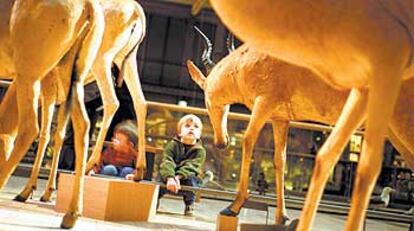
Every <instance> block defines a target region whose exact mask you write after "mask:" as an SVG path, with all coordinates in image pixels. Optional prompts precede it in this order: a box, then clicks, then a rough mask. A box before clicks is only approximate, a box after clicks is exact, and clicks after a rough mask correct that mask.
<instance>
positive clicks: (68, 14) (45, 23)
mask: <svg viewBox="0 0 414 231" xmlns="http://www.w3.org/2000/svg"><path fill="white" fill-rule="evenodd" d="M0 6H1V7H0V10H1V12H0V15H1V17H2V18H3V19H6V20H2V23H1V24H0V27H1V28H0V32H1V33H0V41H1V43H0V62H1V64H2V65H1V67H0V76H15V78H14V83H13V85H14V86H13V87H12V89H11V90H12V91H11V92H15V93H16V101H17V108H14V109H17V110H15V111H18V112H19V113H18V127H19V129H18V131H17V135H16V139H15V142H14V148H13V150H12V152H11V154H10V157H9V159H8V160H7V161H6V160H4V159H3V161H2V163H1V164H0V165H1V166H0V188H3V187H4V185H5V184H6V182H7V180H8V178H9V177H10V175H11V173H12V172H13V171H14V169H15V167H16V166H17V164H18V162H19V161H20V160H21V159H22V157H23V156H24V154H25V153H26V151H27V150H28V148H29V146H30V144H31V143H32V142H33V140H34V138H35V137H36V135H37V134H38V131H39V128H38V126H37V108H38V99H39V93H40V81H41V80H42V79H43V78H45V76H46V75H47V74H48V73H49V72H50V71H51V70H52V69H53V68H55V67H56V66H57V65H59V66H62V67H65V68H69V69H70V70H71V71H70V73H71V75H72V76H73V80H75V82H73V86H72V89H73V90H72V91H73V93H72V94H71V95H72V96H71V103H72V105H71V117H72V120H73V121H74V130H75V134H77V135H76V137H75V151H76V155H77V157H76V177H75V184H74V189H73V195H74V196H73V197H72V200H71V203H70V206H69V211H68V212H67V213H66V214H65V216H64V218H63V220H62V223H61V227H63V228H70V227H73V225H74V224H75V222H76V220H77V218H78V217H79V215H80V214H81V213H82V203H81V202H82V193H81V190H80V189H81V188H83V175H84V170H85V161H86V155H87V143H88V137H87V135H88V134H87V131H88V127H89V121H88V119H87V116H86V111H85V106H84V104H83V83H84V80H85V77H86V75H87V73H88V72H89V70H90V68H91V66H92V63H93V60H94V59H95V56H96V54H97V51H98V48H99V46H100V44H101V41H102V35H103V29H104V20H103V14H102V9H101V7H100V5H99V3H98V2H97V1H94V0H71V1H68V0H63V1H39V0H37V1H33V0H24V1H21V0H16V1H14V2H13V3H11V1H6V0H3V1H0ZM68 57H72V58H68ZM6 95H7V94H6ZM7 98H8V97H7V96H6V100H7ZM9 99H10V98H9ZM1 112H2V113H9V112H8V111H1ZM0 117H1V118H3V115H0ZM6 124H7V121H4V120H2V121H1V124H0V125H1V127H3V126H6ZM6 127H7V126H6ZM1 130H3V128H1ZM4 130H7V129H4ZM0 156H3V158H4V157H5V153H0Z"/></svg>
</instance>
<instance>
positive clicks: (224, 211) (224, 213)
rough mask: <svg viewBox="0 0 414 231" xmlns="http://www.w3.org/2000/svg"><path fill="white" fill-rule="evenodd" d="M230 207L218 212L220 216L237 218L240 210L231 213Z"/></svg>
mask: <svg viewBox="0 0 414 231" xmlns="http://www.w3.org/2000/svg"><path fill="white" fill-rule="evenodd" d="M230 208H231V205H230V206H228V207H227V208H225V209H223V210H221V211H220V215H224V216H228V217H237V216H238V215H239V213H240V210H239V211H237V212H233V210H231V209H230Z"/></svg>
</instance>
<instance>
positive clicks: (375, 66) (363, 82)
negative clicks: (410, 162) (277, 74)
mask: <svg viewBox="0 0 414 231" xmlns="http://www.w3.org/2000/svg"><path fill="white" fill-rule="evenodd" d="M211 3H212V6H213V8H214V9H215V10H216V12H217V14H218V15H219V16H220V18H221V19H222V20H223V22H224V23H225V24H226V25H227V26H228V27H229V28H230V29H231V30H232V32H234V33H235V34H236V35H237V36H238V37H239V38H240V39H241V40H243V41H245V42H246V43H248V44H250V45H252V46H253V47H256V48H258V49H259V50H260V51H262V52H266V53H269V54H271V55H272V56H275V57H278V58H280V59H282V60H285V61H288V62H291V63H293V64H297V65H300V66H304V67H307V68H309V69H310V70H312V71H313V72H314V73H316V74H318V75H319V77H321V78H323V79H324V80H325V81H326V82H327V83H329V84H330V85H332V86H335V87H337V88H346V89H352V90H351V92H350V95H349V97H348V100H347V102H346V104H345V106H344V108H343V110H342V113H341V116H340V117H339V119H338V121H337V122H336V127H335V129H334V130H333V132H332V133H331V135H330V136H329V138H328V140H327V141H326V142H325V144H324V145H323V146H322V148H321V149H320V151H319V153H318V155H317V158H316V164H315V168H314V171H313V175H312V180H311V184H310V187H309V191H308V194H307V197H306V202H305V206H304V208H303V211H302V213H301V218H300V221H299V225H298V227H297V230H309V229H310V228H311V226H312V224H313V221H314V218H315V214H316V209H317V205H318V203H319V201H320V199H321V195H322V193H323V189H324V187H325V184H326V181H327V179H328V176H329V172H330V170H331V169H332V168H333V166H334V164H335V163H336V162H337V161H338V159H339V156H340V154H341V150H342V149H343V148H344V146H345V144H346V142H347V141H348V139H349V137H350V135H351V134H352V132H353V131H354V130H355V129H356V128H357V127H358V126H359V125H360V124H361V122H362V121H364V120H365V119H366V132H365V139H364V143H363V147H362V148H363V150H362V154H361V158H360V160H359V163H358V169H357V173H356V179H355V183H354V187H353V195H352V201H351V204H352V205H351V209H350V211H349V215H348V219H347V222H346V224H345V230H348V231H356V230H360V229H361V227H362V222H363V220H364V217H365V214H366V208H367V205H368V202H369V197H370V195H371V192H372V190H373V188H374V185H375V182H376V179H377V177H378V175H379V172H380V169H381V163H382V159H383V155H382V151H383V143H384V135H385V133H386V131H387V124H388V121H389V119H390V118H391V114H392V112H393V108H394V105H395V102H396V99H397V96H398V93H399V91H400V85H401V82H402V80H403V79H406V78H409V77H411V75H412V74H413V53H412V52H413V37H414V35H413V32H414V2H412V1H382V0H366V1H359V0H350V1H328V0H317V1H307V0H298V1H288V0H263V1H249V0H211ZM257 12H260V13H257ZM307 83H308V82H307V81H304V82H303V83H302V84H307Z"/></svg>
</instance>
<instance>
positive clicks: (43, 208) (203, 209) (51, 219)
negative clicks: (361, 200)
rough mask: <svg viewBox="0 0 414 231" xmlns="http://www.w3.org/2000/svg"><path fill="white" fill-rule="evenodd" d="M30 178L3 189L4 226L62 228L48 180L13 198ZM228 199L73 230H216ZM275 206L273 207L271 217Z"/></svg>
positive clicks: (323, 223)
mask: <svg viewBox="0 0 414 231" xmlns="http://www.w3.org/2000/svg"><path fill="white" fill-rule="evenodd" d="M26 180H27V178H23V177H12V178H11V179H10V180H9V182H8V184H7V185H6V187H5V188H4V189H3V190H2V192H0V230H7V231H9V230H13V231H14V230H19V231H20V230H28V231H29V230H30V231H33V230H34V231H37V230H59V225H60V222H61V217H62V214H60V213H56V212H54V210H53V206H54V203H42V202H39V200H38V198H39V197H40V196H41V193H42V191H43V189H44V185H45V181H44V180H39V185H38V190H37V191H36V192H35V193H34V196H33V199H30V200H28V202H26V203H25V204H23V203H19V202H14V201H12V198H13V197H14V196H15V195H16V194H17V193H18V192H20V190H21V189H22V188H23V185H24V184H25V182H26ZM227 204H228V202H226V201H219V200H210V199H202V200H201V202H200V203H198V204H197V206H196V211H195V215H194V216H193V217H185V216H183V215H182V212H183V210H184V205H183V202H182V200H181V199H178V198H171V197H168V198H163V199H162V200H161V206H160V208H159V212H158V213H157V215H156V216H154V217H153V218H152V219H151V221H150V222H116V223H115V222H105V221H100V220H94V219H89V218H81V219H80V220H79V221H78V223H77V224H76V226H75V228H73V229H72V230H88V231H94V230H96V231H98V230H99V231H105V230H108V231H109V230H111V231H112V230H121V231H122V230H215V219H216V215H217V213H218V212H219V211H220V210H221V209H222V208H224V207H225V206H226V205H227ZM288 212H289V215H290V216H291V217H292V218H296V217H298V216H299V213H300V211H299V210H288ZM273 214H274V208H273V207H272V208H271V209H270V217H271V218H272V217H273ZM344 219H345V218H344V217H343V216H339V215H330V214H326V213H318V215H317V217H316V222H315V225H314V228H313V229H312V230H327V231H328V230H329V231H333V230H342V227H343V224H344ZM240 221H241V222H242V223H258V224H264V223H265V222H266V213H265V212H262V211H256V210H251V209H243V210H242V212H241V213H240ZM408 227H409V226H408V224H401V223H395V222H387V221H382V220H373V219H368V220H367V227H366V230H382V231H387V230H389V231H391V230H392V231H399V230H401V231H402V230H404V231H405V230H408Z"/></svg>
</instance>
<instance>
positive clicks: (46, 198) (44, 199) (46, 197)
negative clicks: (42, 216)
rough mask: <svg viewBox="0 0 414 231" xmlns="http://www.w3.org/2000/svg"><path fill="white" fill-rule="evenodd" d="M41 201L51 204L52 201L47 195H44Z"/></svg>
mask: <svg viewBox="0 0 414 231" xmlns="http://www.w3.org/2000/svg"><path fill="white" fill-rule="evenodd" d="M40 201H41V202H50V201H51V200H50V196H45V195H43V196H42V197H41V198H40Z"/></svg>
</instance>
